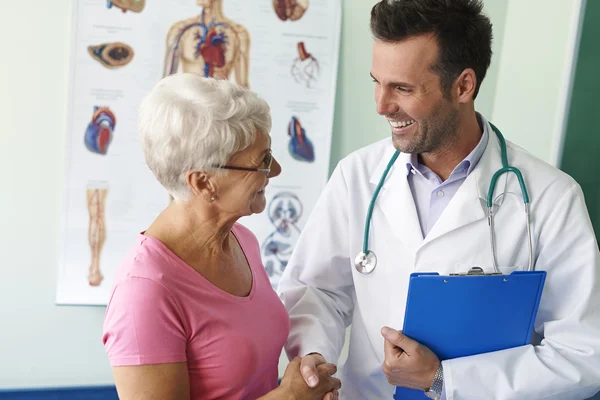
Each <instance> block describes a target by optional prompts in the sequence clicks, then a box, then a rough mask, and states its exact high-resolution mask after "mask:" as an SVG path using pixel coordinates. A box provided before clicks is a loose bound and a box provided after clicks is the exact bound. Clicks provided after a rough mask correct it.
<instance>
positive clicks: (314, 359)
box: [300, 353, 331, 387]
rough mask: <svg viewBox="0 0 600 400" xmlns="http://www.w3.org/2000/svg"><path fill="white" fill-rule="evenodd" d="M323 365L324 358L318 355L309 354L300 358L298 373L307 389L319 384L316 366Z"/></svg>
mask: <svg viewBox="0 0 600 400" xmlns="http://www.w3.org/2000/svg"><path fill="white" fill-rule="evenodd" d="M324 363H325V358H324V357H323V356H322V355H320V354H319V353H311V354H307V355H305V356H304V357H302V359H301V361H300V373H301V374H302V377H303V378H304V381H305V382H306V384H307V385H308V386H309V387H315V386H317V385H318V384H319V371H317V366H319V365H321V364H324ZM330 375H331V374H330Z"/></svg>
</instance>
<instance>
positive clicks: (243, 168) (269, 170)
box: [216, 149, 273, 175]
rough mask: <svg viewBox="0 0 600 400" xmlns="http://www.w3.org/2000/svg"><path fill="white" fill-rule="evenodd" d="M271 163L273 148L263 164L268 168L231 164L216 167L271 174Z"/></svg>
mask: <svg viewBox="0 0 600 400" xmlns="http://www.w3.org/2000/svg"><path fill="white" fill-rule="evenodd" d="M271 164H273V153H272V152H271V149H269V152H268V153H267V155H265V158H264V160H263V162H262V165H266V166H267V168H248V167H233V166H231V165H219V166H217V167H216V168H221V169H233V170H236V171H250V172H262V173H264V174H267V175H269V174H270V173H271Z"/></svg>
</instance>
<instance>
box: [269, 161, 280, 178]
mask: <svg viewBox="0 0 600 400" xmlns="http://www.w3.org/2000/svg"><path fill="white" fill-rule="evenodd" d="M279 174H281V165H280V164H279V163H278V162H277V159H276V158H275V157H273V163H272V164H271V172H269V178H274V177H276V176H277V175H279Z"/></svg>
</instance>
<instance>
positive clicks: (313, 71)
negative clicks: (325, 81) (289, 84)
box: [292, 42, 320, 87]
mask: <svg viewBox="0 0 600 400" xmlns="http://www.w3.org/2000/svg"><path fill="white" fill-rule="evenodd" d="M297 47H298V58H296V59H295V60H294V64H293V65H292V76H293V77H294V79H295V80H296V82H298V83H302V84H304V85H306V87H311V85H312V84H313V83H314V82H316V80H317V79H319V73H320V71H319V62H318V61H317V59H316V58H314V57H313V55H312V54H310V53H309V52H307V51H306V47H305V46H304V42H299V43H298V45H297Z"/></svg>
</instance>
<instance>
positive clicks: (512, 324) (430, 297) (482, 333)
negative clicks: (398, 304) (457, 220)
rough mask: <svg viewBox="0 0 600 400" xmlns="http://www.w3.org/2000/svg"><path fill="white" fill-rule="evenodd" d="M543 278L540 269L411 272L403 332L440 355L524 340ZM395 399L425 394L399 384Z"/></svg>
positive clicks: (490, 348) (519, 343)
mask: <svg viewBox="0 0 600 400" xmlns="http://www.w3.org/2000/svg"><path fill="white" fill-rule="evenodd" d="M473 270H475V272H476V273H474V274H473V273H472V272H473ZM545 280H546V272H545V271H531V272H524V271H515V272H513V273H511V274H510V275H501V274H491V275H488V274H483V272H482V270H481V269H480V268H474V269H472V270H471V271H470V272H469V274H463V275H451V276H440V275H439V274H437V273H413V274H411V276H410V283H409V287H408V298H407V302H406V313H405V316H404V327H403V333H404V334H405V335H406V336H408V337H410V338H412V339H414V340H416V341H417V342H419V343H421V344H423V345H425V346H427V347H429V348H430V349H431V350H432V351H433V352H434V353H435V354H436V355H437V356H438V358H439V359H440V360H442V361H443V360H448V359H453V358H458V357H466V356H471V355H475V354H482V353H488V352H493V351H498V350H504V349H509V348H513V347H518V346H523V345H526V344H529V343H530V341H531V334H532V332H533V324H534V321H535V317H536V315H537V310H538V307H539V304H540V298H541V296H542V291H543V288H544V282H545ZM394 399H395V400H412V399H418V400H428V398H427V396H425V394H424V393H423V391H422V390H414V389H408V388H403V387H396V392H395V394H394Z"/></svg>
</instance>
